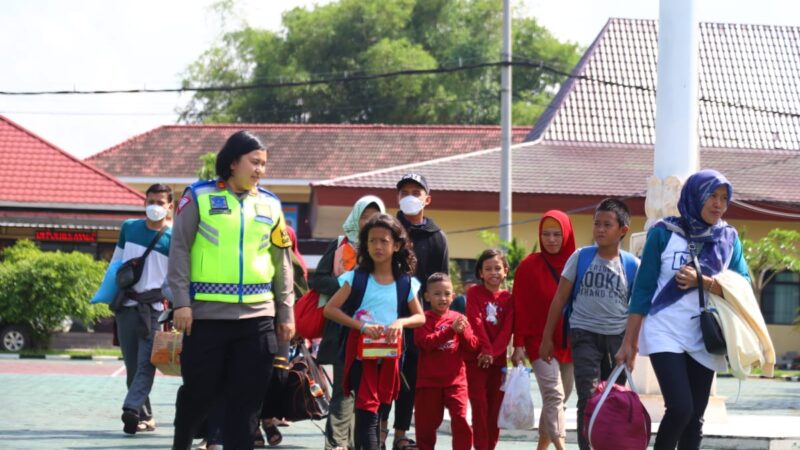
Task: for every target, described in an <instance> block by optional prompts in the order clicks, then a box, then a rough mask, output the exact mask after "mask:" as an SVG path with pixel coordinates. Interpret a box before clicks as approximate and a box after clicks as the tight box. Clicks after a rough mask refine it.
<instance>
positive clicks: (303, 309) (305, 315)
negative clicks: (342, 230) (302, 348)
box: [294, 237, 357, 339]
mask: <svg viewBox="0 0 800 450" xmlns="http://www.w3.org/2000/svg"><path fill="white" fill-rule="evenodd" d="M348 243H349V241H348V240H347V237H344V238H342V239H340V240H339V242H338V243H337V244H336V245H337V246H336V250H335V252H334V257H333V267H332V269H331V270H332V272H331V273H332V274H333V276H337V277H338V276H339V275H341V274H342V273H344V272H347V271H348V270H352V269H353V268H354V267H355V264H356V256H357V255H356V253H355V251H354V250H353V247H352V246H351V245H345V244H348ZM322 300H324V301H322ZM328 300H329V296H327V295H326V296H325V298H324V299H322V295H321V294H320V293H319V291H317V290H316V289H313V288H312V289H309V290H308V291H306V293H305V294H303V296H302V297H300V298H299V299H297V301H296V302H295V303H294V323H295V332H296V333H297V335H298V336H303V337H304V338H306V339H316V338H321V337H322V335H323V332H324V330H325V315H324V314H323V309H324V308H325V304H326V303H328Z"/></svg>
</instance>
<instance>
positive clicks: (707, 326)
mask: <svg viewBox="0 0 800 450" xmlns="http://www.w3.org/2000/svg"><path fill="white" fill-rule="evenodd" d="M684 233H685V235H686V240H687V241H688V242H689V254H690V255H691V258H692V265H693V266H694V270H695V272H697V298H698V299H699V301H700V331H701V332H702V334H703V344H704V345H705V347H706V351H707V352H708V353H711V354H712V355H724V354H726V353H727V351H728V346H727V344H726V343H725V335H723V334H722V326H721V325H720V323H719V318H718V317H717V310H716V309H714V308H708V307H707V304H706V295H705V289H703V272H702V270H701V268H700V261H698V260H697V248H696V246H695V243H694V242H693V241H692V240H691V238H690V235H689V232H688V230H687V228H686V227H684Z"/></svg>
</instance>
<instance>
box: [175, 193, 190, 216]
mask: <svg viewBox="0 0 800 450" xmlns="http://www.w3.org/2000/svg"><path fill="white" fill-rule="evenodd" d="M191 202H192V197H191V196H190V195H189V194H184V196H183V197H181V200H180V201H179V202H178V210H177V211H176V212H175V214H180V213H181V211H183V208H184V207H186V205H188V204H189V203H191Z"/></svg>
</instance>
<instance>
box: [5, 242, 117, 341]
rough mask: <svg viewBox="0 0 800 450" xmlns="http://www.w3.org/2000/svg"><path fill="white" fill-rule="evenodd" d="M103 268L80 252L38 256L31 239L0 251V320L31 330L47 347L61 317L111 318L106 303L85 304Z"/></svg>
mask: <svg viewBox="0 0 800 450" xmlns="http://www.w3.org/2000/svg"><path fill="white" fill-rule="evenodd" d="M106 267H107V264H106V263H105V262H103V261H95V260H94V259H93V258H92V257H91V256H90V255H87V254H85V253H80V252H72V253H62V252H43V251H41V250H39V248H38V247H36V244H34V243H33V242H31V241H27V240H22V241H18V242H17V243H16V244H14V245H13V246H12V247H9V248H7V249H5V250H4V251H3V260H2V262H0V292H2V294H0V295H2V299H3V301H2V303H0V317H2V318H3V321H4V322H7V323H25V324H27V325H29V326H30V328H31V331H32V333H33V341H34V343H37V342H38V343H39V344H46V343H47V337H48V336H49V335H50V332H51V330H53V329H55V328H56V327H57V326H58V325H59V324H60V323H61V322H62V320H63V319H64V318H65V317H71V318H73V319H76V318H77V319H80V320H82V321H84V322H85V323H93V322H94V321H96V320H97V319H98V318H100V317H106V316H110V315H111V313H110V312H109V310H108V307H107V306H106V305H90V304H89V299H90V298H92V295H93V294H94V292H95V291H96V290H97V288H98V286H100V282H101V281H102V280H103V275H104V274H105V270H106Z"/></svg>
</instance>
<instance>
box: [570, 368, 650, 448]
mask: <svg viewBox="0 0 800 450" xmlns="http://www.w3.org/2000/svg"><path fill="white" fill-rule="evenodd" d="M623 370H624V371H625V374H626V375H627V377H628V384H630V386H631V388H630V389H628V388H626V387H625V386H620V385H618V384H616V383H615V382H616V381H617V378H619V376H620V375H622V371H623ZM582 419H583V424H584V427H583V433H584V436H585V437H586V439H587V440H588V441H589V443H590V445H591V447H592V448H593V449H594V450H642V449H646V448H647V446H648V445H649V444H650V430H651V426H652V423H651V420H650V414H648V412H647V409H645V407H644V405H643V404H642V401H641V399H639V395H638V394H637V393H636V386H634V385H633V378H631V373H630V371H629V370H628V366H626V365H624V364H620V365H618V366H617V367H616V368H614V370H613V371H612V372H611V375H610V376H609V377H608V380H606V381H604V382H602V383H600V384H599V385H598V386H597V389H596V390H595V392H594V394H593V395H592V397H591V398H590V399H589V400H588V401H587V402H586V407H585V408H584V411H583V418H582ZM595 431H597V433H595Z"/></svg>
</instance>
